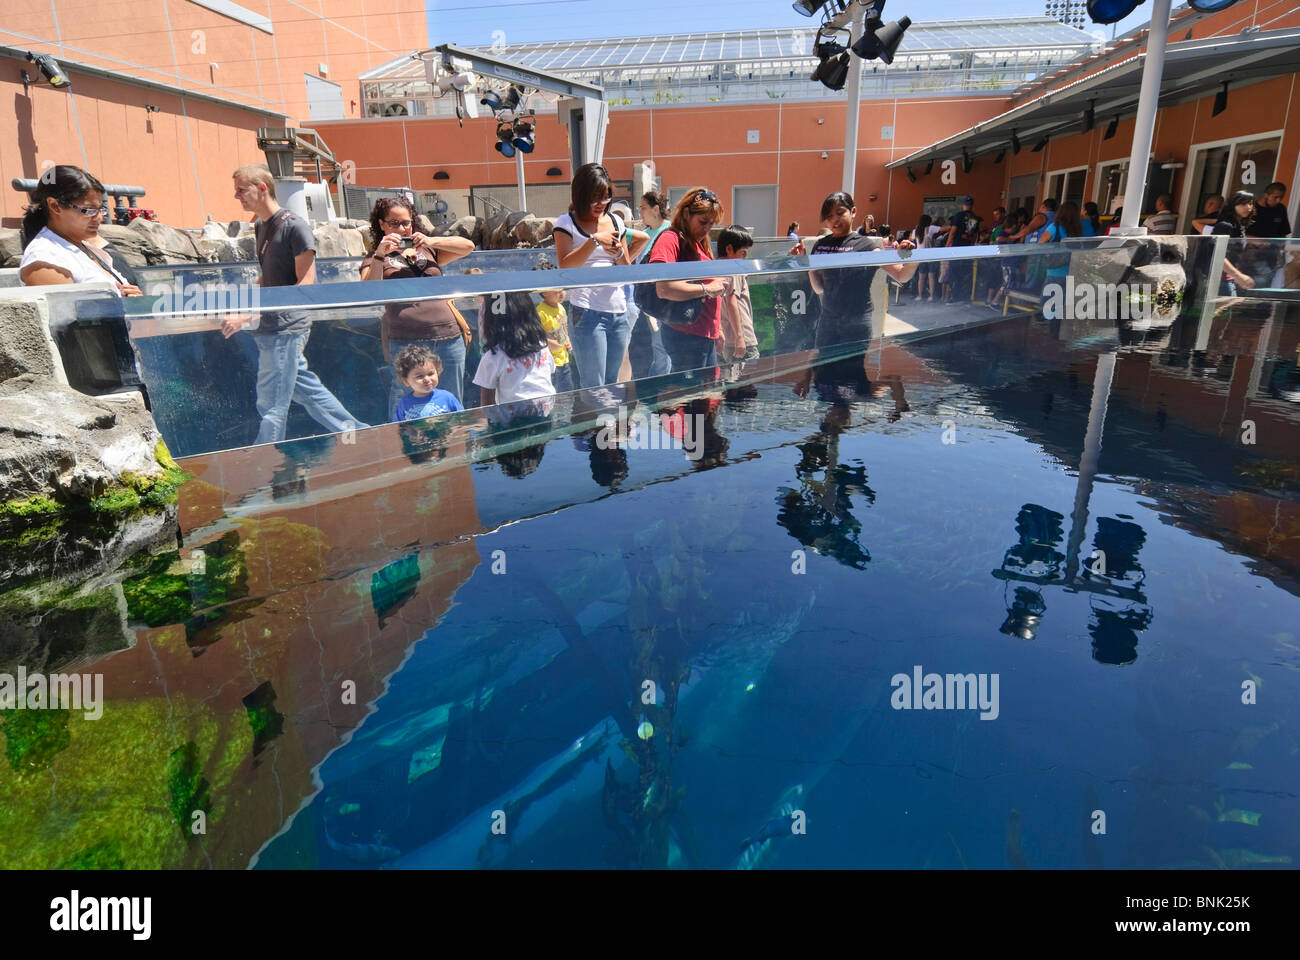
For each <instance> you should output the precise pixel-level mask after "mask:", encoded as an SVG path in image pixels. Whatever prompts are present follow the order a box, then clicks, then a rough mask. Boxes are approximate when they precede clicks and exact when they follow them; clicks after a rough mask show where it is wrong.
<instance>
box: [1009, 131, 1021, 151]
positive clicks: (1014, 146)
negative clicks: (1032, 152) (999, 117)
mask: <svg viewBox="0 0 1300 960" xmlns="http://www.w3.org/2000/svg"><path fill="white" fill-rule="evenodd" d="M1019 152H1020V138H1019V137H1018V136H1016V131H1014V130H1012V131H1011V155H1012V156H1013V157H1014V156H1015V155H1016V154H1017V153H1019Z"/></svg>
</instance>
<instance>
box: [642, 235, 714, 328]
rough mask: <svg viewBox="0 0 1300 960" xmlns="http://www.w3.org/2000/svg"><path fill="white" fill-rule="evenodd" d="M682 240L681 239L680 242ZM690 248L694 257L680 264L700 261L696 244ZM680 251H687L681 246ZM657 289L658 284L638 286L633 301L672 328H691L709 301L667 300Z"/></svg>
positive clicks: (680, 261)
mask: <svg viewBox="0 0 1300 960" xmlns="http://www.w3.org/2000/svg"><path fill="white" fill-rule="evenodd" d="M668 232H669V231H667V230H665V231H664V232H663V233H661V234H659V236H658V237H656V238H655V246H658V245H659V241H660V240H662V239H663V238H664V236H665V235H667V234H668ZM680 240H681V238H680V237H679V242H680ZM688 246H689V249H690V251H691V254H692V256H691V257H690V258H688V259H687V260H685V261H683V260H678V261H677V262H678V263H689V262H690V261H692V260H698V259H699V256H698V255H696V251H695V244H693V243H692V244H689V245H688ZM678 249H679V251H680V250H682V249H685V247H684V246H679V247H678ZM650 252H651V254H653V253H654V250H653V249H651V251H650ZM647 262H648V260H647ZM656 287H658V284H657V283H638V284H636V288H635V290H634V291H633V299H635V300H636V305H637V307H638V308H640V310H641V312H642V313H644V314H646V315H647V316H650V317H654V318H655V319H656V320H658V321H659V322H660V323H666V324H668V326H670V327H689V326H690V325H691V324H692V323H694V322H695V320H696V318H697V317H698V316H699V315H700V311H701V310H703V309H704V303H705V300H706V299H707V298H706V297H699V298H697V299H692V300H665V299H664V298H663V297H661V296H659V292H658V290H656Z"/></svg>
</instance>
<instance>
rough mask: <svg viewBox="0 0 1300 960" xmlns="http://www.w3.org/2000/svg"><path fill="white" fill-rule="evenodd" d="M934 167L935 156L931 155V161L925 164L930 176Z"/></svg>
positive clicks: (927, 174)
mask: <svg viewBox="0 0 1300 960" xmlns="http://www.w3.org/2000/svg"><path fill="white" fill-rule="evenodd" d="M933 169H934V158H933V157H931V158H930V161H929V162H928V163H927V164H926V165H925V175H926V176H927V177H928V176H929V175H930V171H931V170H933Z"/></svg>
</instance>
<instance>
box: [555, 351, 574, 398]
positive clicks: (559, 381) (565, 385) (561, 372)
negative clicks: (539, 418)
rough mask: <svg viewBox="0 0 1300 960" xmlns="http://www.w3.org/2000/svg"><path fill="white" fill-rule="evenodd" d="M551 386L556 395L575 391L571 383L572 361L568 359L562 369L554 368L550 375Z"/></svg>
mask: <svg viewBox="0 0 1300 960" xmlns="http://www.w3.org/2000/svg"><path fill="white" fill-rule="evenodd" d="M551 386H553V387H554V388H555V392H556V393H568V392H569V391H570V390H574V389H576V387H575V385H574V383H573V360H572V359H570V360H569V362H568V363H566V364H565V365H564V366H562V367H556V368H555V370H554V371H552V373H551Z"/></svg>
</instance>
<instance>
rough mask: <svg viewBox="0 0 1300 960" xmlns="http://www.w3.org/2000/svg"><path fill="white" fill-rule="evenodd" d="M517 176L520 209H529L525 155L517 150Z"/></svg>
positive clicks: (521, 210)
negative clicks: (525, 185)
mask: <svg viewBox="0 0 1300 960" xmlns="http://www.w3.org/2000/svg"><path fill="white" fill-rule="evenodd" d="M515 178H516V179H517V180H518V182H519V211H520V213H522V212H523V211H525V210H527V209H528V191H527V189H526V188H525V187H524V155H523V153H521V152H520V151H519V150H515Z"/></svg>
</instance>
